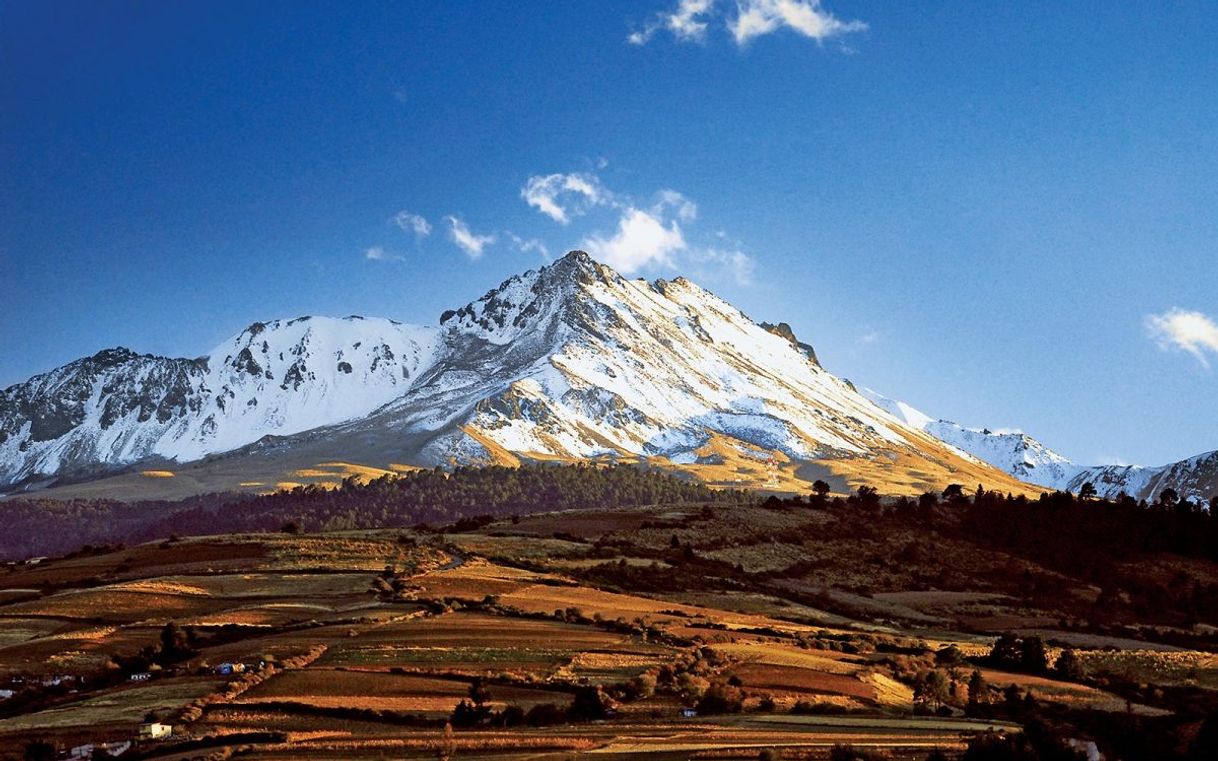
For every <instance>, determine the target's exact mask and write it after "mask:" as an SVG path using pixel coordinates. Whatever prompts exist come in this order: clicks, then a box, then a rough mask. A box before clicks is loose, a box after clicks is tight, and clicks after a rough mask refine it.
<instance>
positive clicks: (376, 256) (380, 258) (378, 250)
mask: <svg viewBox="0 0 1218 761" xmlns="http://www.w3.org/2000/svg"><path fill="white" fill-rule="evenodd" d="M364 258H365V259H369V260H371V261H374V262H390V261H401V259H402V257H400V256H398V255H397V254H391V253H389V252H388V251H386V250H385V249H384V248H382V247H380V246H372V247H370V248H366V249H364Z"/></svg>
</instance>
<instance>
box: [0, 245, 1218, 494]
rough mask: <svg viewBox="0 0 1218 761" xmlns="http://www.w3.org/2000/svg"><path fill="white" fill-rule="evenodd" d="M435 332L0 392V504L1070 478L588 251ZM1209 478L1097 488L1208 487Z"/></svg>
mask: <svg viewBox="0 0 1218 761" xmlns="http://www.w3.org/2000/svg"><path fill="white" fill-rule="evenodd" d="M439 323H440V324H439V325H438V326H436V327H421V326H413V325H404V324H401V323H397V322H393V321H390V320H383V319H371V318H363V317H347V318H342V319H335V318H327V317H300V318H297V319H292V320H276V321H272V322H267V323H255V324H253V325H251V326H249V327H248V328H246V329H245V330H243V331H241V332H240V333H239V334H238V335H237V336H235V337H234V338H233V339H231V340H229V341H226V342H224V343H223V344H221V345H220V346H218V347H216V348H215V349H214V350H212V351H211V352H209V353H208V354H207V355H205V356H203V357H199V358H195V359H172V358H166V357H157V356H152V355H141V354H136V353H135V352H132V351H129V350H127V349H122V348H118V349H108V350H105V351H102V352H99V353H98V354H95V355H94V356H92V357H88V358H85V359H81V360H77V361H76V362H73V363H71V364H69V365H66V366H64V367H61V368H59V369H57V370H53V371H51V372H49V373H46V374H43V375H39V376H36V377H34V378H31V379H30V380H28V381H26V382H24V383H20V384H17V385H15V386H12V387H10V388H8V389H6V390H5V391H3V392H2V393H0V489H3V490H4V491H7V492H10V493H13V492H24V491H30V490H36V489H46V491H43V492H42V493H43V494H45V495H46V496H56V495H59V496H65V497H67V496H98V497H100V496H110V497H119V498H135V497H157V498H161V497H164V498H171V497H180V496H186V495H189V494H197V493H200V492H205V491H231V490H243V491H267V490H271V489H275V488H283V487H287V486H292V485H295V484H306V483H323V484H324V483H335V482H337V481H338V480H341V479H342V478H347V477H356V478H370V477H376V476H378V475H382V474H392V473H394V472H401V471H403V470H408V469H411V468H417V467H435V466H444V467H450V466H454V465H461V464H480V463H503V464H515V463H518V462H521V461H545V460H556V461H576V460H614V461H625V462H637V463H639V464H641V465H645V466H650V467H658V468H664V469H668V470H672V471H676V472H680V473H686V474H688V475H690V476H692V477H695V478H698V479H701V480H704V481H706V482H708V483H712V484H718V485H739V486H749V487H760V488H770V489H774V490H777V491H796V490H806V489H807V488H809V485H810V483H811V482H812V481H814V480H816V479H818V478H819V479H824V480H826V481H828V482H829V483H830V484H831V485H832V486H833V487H834V488H835V489H836V490H839V491H845V490H848V489H852V488H855V487H857V486H858V485H861V484H869V485H874V486H876V487H878V488H880V489H881V490H882V491H886V492H888V493H904V494H917V493H921V492H922V491H926V490H937V489H941V488H942V487H943V486H944V485H945V484H947V483H950V482H960V483H966V484H970V485H972V484H976V483H983V484H985V485H986V486H987V488H997V489H1002V490H1004V491H1035V489H1032V488H1030V487H1028V486H1027V485H1026V484H1024V483H1021V482H1022V481H1029V482H1033V483H1043V484H1046V485H1050V486H1055V487H1057V486H1059V485H1062V486H1067V485H1069V484H1072V483H1074V480H1073V479H1076V478H1077V477H1078V476H1079V473H1080V472H1081V471H1080V469H1078V468H1077V466H1073V465H1072V464H1071V463H1069V462H1067V461H1066V460H1065V459H1064V458H1061V457H1059V456H1057V455H1055V454H1053V453H1052V452H1051V451H1050V450H1048V449H1045V448H1044V447H1041V446H1040V445H1039V444H1036V442H1034V441H1033V440H1031V439H1027V438H1026V437H1016V438H1012V439H1007V438H1004V436H1007V435H996V434H989V433H986V432H973V431H968V430H967V429H964V428H961V427H959V426H954V425H953V424H949V423H943V422H941V421H933V420H931V419H930V418H928V417H926V416H922V415H920V413H917V414H914V413H916V411H912V410H911V409H910V408H908V407H907V406H904V405H900V404H899V403H895V402H890V401H889V400H886V399H883V398H882V397H878V396H876V395H870V396H868V395H865V394H861V393H859V391H858V390H856V389H855V387H854V386H853V385H852V384H851V383H850V382H848V381H845V380H842V379H840V378H838V377H836V376H834V375H832V374H831V373H829V372H827V371H826V370H825V369H824V368H823V367H821V365H820V363H819V362H818V360H817V358H816V354H815V352H814V351H813V350H812V347H811V346H809V345H807V344H805V343H801V342H800V341H799V340H798V339H797V338H796V337H795V335H794V334H793V333H792V331H791V329H790V328H789V326H787V325H785V324H779V325H770V324H768V323H757V322H754V321H753V320H752V319H750V318H749V317H747V316H746V315H744V314H743V313H742V312H740V310H738V309H736V308H735V307H733V306H731V305H730V304H728V303H727V302H725V301H723V300H721V299H719V298H718V297H716V296H714V295H713V294H711V293H709V292H707V291H705V290H703V289H702V288H699V287H698V286H696V285H694V284H693V283H691V282H689V281H687V280H685V279H684V278H677V279H675V280H672V281H667V280H656V281H652V282H648V281H646V280H642V279H637V280H630V279H626V278H623V277H622V276H621V275H619V274H618V273H616V272H614V271H613V270H612V269H610V268H609V267H606V266H604V265H601V264H598V263H596V262H594V261H593V260H592V259H591V258H590V257H588V256H587V254H584V253H582V252H572V253H570V254H568V255H567V256H565V257H563V258H562V259H561V260H559V261H557V262H555V263H553V264H551V265H550V266H547V267H545V268H543V269H541V270H536V271H533V270H531V271H529V272H525V273H523V274H520V275H516V276H514V277H512V278H509V279H508V280H506V281H504V282H503V283H502V284H500V285H499V286H498V287H497V288H495V289H494V290H491V291H490V292H488V293H487V294H486V295H484V296H483V297H482V298H480V299H478V300H476V301H473V302H471V303H469V304H466V305H465V306H463V307H461V308H459V309H455V310H450V311H447V312H445V313H444V314H443V315H441V317H440V321H439ZM873 402H874V403H873ZM945 442H946V443H945ZM1214 459H1215V458H1214V457H1212V456H1211V457H1210V460H1209V461H1206V462H1202V461H1201V460H1198V463H1197V466H1196V467H1195V468H1193V469H1190V470H1189V471H1188V473H1187V474H1186V473H1184V472H1183V470H1180V471H1170V472H1167V471H1165V472H1164V474H1162V475H1161V477H1160V476H1150V475H1147V476H1146V477H1145V478H1143V477H1142V476H1141V475H1137V476H1135V475H1134V474H1133V473H1132V472H1131V473H1127V474H1124V475H1122V474H1120V473H1119V472H1118V471H1119V469H1105V471H1104V473H1103V474H1100V473H1099V472H1098V471H1097V475H1096V477H1095V478H1091V479H1090V480H1093V481H1095V482H1096V486H1097V487H1101V489H1102V490H1106V491H1111V489H1108V488H1107V487H1108V485H1110V484H1116V483H1117V479H1118V478H1119V479H1120V483H1121V484H1122V485H1123V486H1122V488H1125V489H1126V490H1128V491H1131V493H1133V491H1132V489H1133V488H1134V486H1135V485H1136V487H1137V488H1138V489H1139V490H1145V489H1150V490H1154V489H1155V488H1158V487H1159V486H1161V485H1163V484H1165V483H1168V482H1169V481H1170V482H1171V483H1172V484H1180V485H1185V486H1188V485H1195V486H1196V488H1203V487H1204V486H1205V485H1206V484H1207V483H1208V482H1207V481H1205V478H1212V476H1213V473H1214V472H1215V471H1216V470H1218V467H1215V466H1216V465H1218V463H1215V462H1213V460H1214ZM1207 468H1208V471H1207V470H1206V469H1207ZM1109 470H1111V472H1109ZM1207 472H1208V474H1209V475H1208V476H1207V475H1205V474H1206V473H1207ZM1045 473H1051V474H1052V477H1051V478H1047V479H1046V478H1044V477H1042V474H1045ZM1101 475H1103V476H1106V477H1108V479H1109V480H1108V481H1103V480H1102V479H1101V478H1100V476H1101ZM1190 478H1191V479H1193V480H1192V481H1189V480H1188V479H1190ZM1138 479H1141V480H1138ZM1165 479H1166V480H1165ZM1080 483H1081V482H1080ZM1114 488H1115V486H1114ZM1191 489H1192V486H1189V489H1186V491H1189V492H1190V493H1191Z"/></svg>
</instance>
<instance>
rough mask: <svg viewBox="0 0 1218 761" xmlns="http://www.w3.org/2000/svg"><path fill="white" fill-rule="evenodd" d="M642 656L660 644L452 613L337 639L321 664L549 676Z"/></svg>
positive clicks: (593, 631) (551, 625)
mask: <svg viewBox="0 0 1218 761" xmlns="http://www.w3.org/2000/svg"><path fill="white" fill-rule="evenodd" d="M623 648H624V649H625V651H626V654H632V653H631V651H635V653H637V654H640V655H650V654H654V653H657V652H663V649H662V648H660V647H659V646H653V645H647V644H645V643H631V642H630V639H629V638H628V637H625V636H623V635H620V634H612V633H609V632H605V631H602V630H600V629H596V628H593V627H589V626H576V625H572V624H564V623H559V622H554V621H535V620H529V619H515V618H504V617H499V616H491V615H486V614H482V613H465V612H458V613H450V614H446V615H443V616H435V617H424V618H415V619H411V620H408V621H402V622H398V623H392V624H387V625H384V626H377V627H369V628H366V629H363V630H360V631H358V632H357V633H356V634H355V635H354V636H351V637H348V638H347V639H346V640H338V641H335V642H334V644H333V646H332V647H331V649H330V650H329V652H327V653H326V655H325V656H324V658H323V659H322V664H323V665H329V666H361V667H370V668H382V669H384V668H389V667H394V666H397V667H400V668H407V669H413V670H419V671H431V672H435V671H453V672H458V673H488V672H501V671H522V672H531V673H546V674H549V673H552V672H553V671H554V670H555V669H557V668H559V667H561V666H564V665H566V664H567V663H569V662H570V661H571V660H572V658H574V657H575V656H576V655H577V654H580V653H583V652H586V651H598V650H600V651H614V652H618V653H621V652H623Z"/></svg>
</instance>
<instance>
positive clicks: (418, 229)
mask: <svg viewBox="0 0 1218 761" xmlns="http://www.w3.org/2000/svg"><path fill="white" fill-rule="evenodd" d="M393 223H394V224H395V225H397V226H398V227H400V228H402V230H403V231H405V232H408V233H414V236H415V237H416V238H426V237H427V236H428V235H431V223H430V222H428V221H427V220H426V219H424V218H423V217H421V216H419V215H418V214H411V213H410V212H408V211H399V212H398V213H397V214H395V215H394V217H393Z"/></svg>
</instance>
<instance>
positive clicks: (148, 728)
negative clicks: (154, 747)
mask: <svg viewBox="0 0 1218 761" xmlns="http://www.w3.org/2000/svg"><path fill="white" fill-rule="evenodd" d="M172 734H173V726H172V725H171V724H162V723H160V722H158V721H150V722H145V723H144V724H141V725H140V733H139V739H141V740H162V739H164V738H166V737H169V736H170V735H172Z"/></svg>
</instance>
